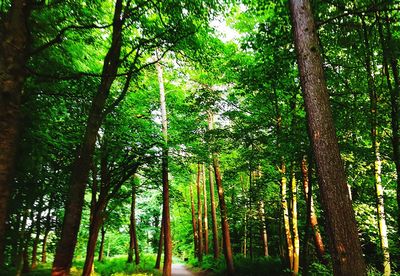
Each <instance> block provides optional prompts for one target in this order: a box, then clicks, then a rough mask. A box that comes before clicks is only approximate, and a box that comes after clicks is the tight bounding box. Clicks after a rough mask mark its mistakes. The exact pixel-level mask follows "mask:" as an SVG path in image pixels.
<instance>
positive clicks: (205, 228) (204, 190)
mask: <svg viewBox="0 0 400 276" xmlns="http://www.w3.org/2000/svg"><path fill="white" fill-rule="evenodd" d="M202 172H203V174H202V175H203V177H202V179H203V197H204V254H205V255H208V208H207V204H208V202H207V183H206V166H205V164H203V165H202Z"/></svg>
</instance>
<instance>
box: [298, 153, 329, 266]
mask: <svg viewBox="0 0 400 276" xmlns="http://www.w3.org/2000/svg"><path fill="white" fill-rule="evenodd" d="M301 172H302V175H303V189H304V195H305V199H306V204H307V207H308V206H309V207H308V208H307V209H309V210H308V211H307V213H308V214H307V220H308V224H309V225H310V226H311V229H312V234H313V239H314V245H315V250H316V252H317V256H318V259H319V260H320V262H322V263H323V264H326V260H325V246H324V243H323V240H322V236H321V233H320V231H319V227H318V219H317V214H316V213H315V209H314V202H313V198H312V190H311V189H309V183H310V180H309V177H308V174H309V171H308V166H307V160H306V158H305V157H303V160H302V161H301Z"/></svg>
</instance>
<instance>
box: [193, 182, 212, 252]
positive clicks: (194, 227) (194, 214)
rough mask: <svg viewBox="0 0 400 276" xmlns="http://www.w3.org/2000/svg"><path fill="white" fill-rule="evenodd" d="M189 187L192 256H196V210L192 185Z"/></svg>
mask: <svg viewBox="0 0 400 276" xmlns="http://www.w3.org/2000/svg"><path fill="white" fill-rule="evenodd" d="M189 189H190V206H191V210H192V228H193V243H194V256H195V257H197V256H198V254H197V253H198V249H197V245H198V238H197V220H196V212H195V209H194V199H193V189H192V185H190V186H189ZM217 248H218V244H217Z"/></svg>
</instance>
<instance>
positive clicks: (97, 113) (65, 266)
mask: <svg viewBox="0 0 400 276" xmlns="http://www.w3.org/2000/svg"><path fill="white" fill-rule="evenodd" d="M122 25H123V20H122V0H117V1H116V3H115V11H114V19H113V32H112V41H111V47H110V49H109V50H108V53H107V55H106V57H105V60H104V65H103V71H102V78H101V82H100V86H99V88H98V91H97V93H96V95H95V97H94V98H93V101H92V106H91V109H90V112H89V117H88V121H87V125H86V130H85V135H84V137H83V141H82V144H81V146H80V148H79V151H78V154H77V156H76V159H75V161H74V165H73V168H72V173H71V178H70V186H69V187H70V189H69V192H68V199H67V203H66V207H65V215H64V221H63V227H62V232H61V239H60V241H59V243H58V246H57V250H56V255H55V259H54V263H53V268H52V276H63V275H68V274H69V270H70V268H71V264H72V259H73V256H74V250H75V245H76V239H77V235H78V231H79V226H80V221H81V216H82V207H83V202H84V195H85V188H86V182H87V180H88V176H89V170H90V164H91V161H92V156H93V153H94V147H95V142H96V137H97V133H98V130H99V128H100V125H101V123H102V120H103V109H104V106H105V103H106V100H107V97H108V95H109V92H110V88H111V85H112V83H113V82H114V80H115V78H116V74H117V71H118V66H119V57H120V52H121V44H122Z"/></svg>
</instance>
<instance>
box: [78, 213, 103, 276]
mask: <svg viewBox="0 0 400 276" xmlns="http://www.w3.org/2000/svg"><path fill="white" fill-rule="evenodd" d="M102 213H103V210H102V208H98V209H97V208H96V210H95V212H94V213H93V219H92V221H91V223H90V228H89V239H88V243H87V249H86V259H85V264H84V266H83V271H82V276H90V275H91V274H92V272H93V265H94V254H95V250H96V243H97V238H98V236H99V231H100V228H101V225H102V223H103V221H102V220H103V218H102Z"/></svg>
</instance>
